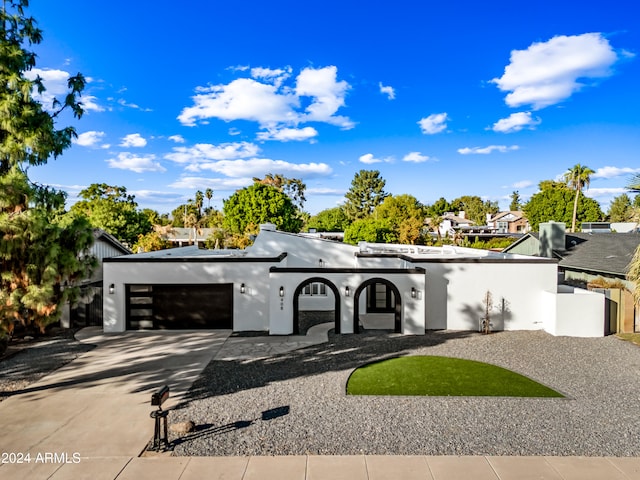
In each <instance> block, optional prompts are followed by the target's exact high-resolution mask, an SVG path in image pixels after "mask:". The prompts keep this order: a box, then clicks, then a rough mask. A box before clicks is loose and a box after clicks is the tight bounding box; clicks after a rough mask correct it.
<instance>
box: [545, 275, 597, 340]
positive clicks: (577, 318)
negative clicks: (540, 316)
mask: <svg viewBox="0 0 640 480" xmlns="http://www.w3.org/2000/svg"><path fill="white" fill-rule="evenodd" d="M554 296H555V299H556V304H555V307H556V309H555V322H554V323H553V324H549V326H548V328H547V331H548V332H549V333H550V334H552V335H557V336H560V335H565V336H571V337H604V330H605V327H604V312H605V298H604V295H603V294H601V293H597V292H590V291H588V290H584V289H582V288H573V287H569V286H566V285H560V286H559V287H558V292H557V293H556V294H555V295H554Z"/></svg>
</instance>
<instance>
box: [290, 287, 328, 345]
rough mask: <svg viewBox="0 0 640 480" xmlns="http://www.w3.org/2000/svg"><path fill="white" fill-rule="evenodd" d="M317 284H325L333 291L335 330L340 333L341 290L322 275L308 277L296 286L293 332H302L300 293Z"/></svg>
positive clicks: (296, 333)
mask: <svg viewBox="0 0 640 480" xmlns="http://www.w3.org/2000/svg"><path fill="white" fill-rule="evenodd" d="M315 285H325V286H326V287H328V288H329V289H330V290H331V291H332V292H333V298H334V323H335V332H336V333H340V292H339V290H338V288H337V287H336V286H335V285H334V284H333V283H332V282H330V281H329V280H327V279H326V278H322V277H312V278H308V279H306V280H305V281H304V282H302V283H301V284H300V285H298V286H297V287H296V290H295V292H294V293H293V334H294V335H299V334H300V295H301V294H302V292H303V290H305V289H306V288H307V287H309V288H313V287H314V286H315Z"/></svg>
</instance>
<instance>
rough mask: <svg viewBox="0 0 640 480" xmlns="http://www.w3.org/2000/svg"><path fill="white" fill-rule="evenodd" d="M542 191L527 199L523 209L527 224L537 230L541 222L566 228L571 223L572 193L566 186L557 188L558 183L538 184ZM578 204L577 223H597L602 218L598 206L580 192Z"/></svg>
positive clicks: (602, 215)
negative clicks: (559, 223) (561, 224)
mask: <svg viewBox="0 0 640 480" xmlns="http://www.w3.org/2000/svg"><path fill="white" fill-rule="evenodd" d="M540 187H541V188H542V190H541V191H540V192H538V193H536V194H535V195H533V196H532V197H531V199H529V201H528V202H527V203H526V204H525V206H524V207H523V210H524V212H525V214H526V215H527V219H528V220H529V224H530V225H531V228H532V229H533V230H538V226H539V225H540V223H542V222H548V221H556V222H565V224H566V225H567V227H568V226H569V225H571V223H572V217H573V210H572V208H571V205H572V204H573V203H574V195H575V194H574V192H573V191H572V190H570V189H569V188H568V187H567V185H564V186H559V185H558V182H551V183H548V182H546V183H545V182H540ZM580 195H581V197H580V202H579V206H578V211H577V215H576V220H577V221H579V222H597V221H599V220H602V218H604V214H603V213H602V210H601V209H600V204H599V203H598V202H596V201H595V200H593V199H592V198H589V197H585V196H584V194H582V192H580Z"/></svg>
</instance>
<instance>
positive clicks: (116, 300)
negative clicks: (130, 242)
mask: <svg viewBox="0 0 640 480" xmlns="http://www.w3.org/2000/svg"><path fill="white" fill-rule="evenodd" d="M273 265H275V263H269V262H258V263H244V262H241V263H229V262H106V263H105V264H104V285H105V292H104V302H103V306H104V311H103V317H104V320H103V325H104V331H105V332H123V331H124V330H125V327H126V325H125V285H126V284H181V283H182V284H189V283H195V284H198V283H206V284H215V283H233V284H234V295H233V310H234V314H233V316H234V329H235V330H237V331H243V330H265V331H266V330H268V328H269V319H268V312H269V292H268V285H267V281H266V280H267V279H268V278H269V268H270V267H271V266H273ZM242 283H244V284H245V287H246V293H245V294H241V293H240V285H241V284H242ZM111 284H113V285H114V290H115V291H114V293H113V294H109V285H111Z"/></svg>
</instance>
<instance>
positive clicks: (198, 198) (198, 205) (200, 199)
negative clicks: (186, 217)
mask: <svg viewBox="0 0 640 480" xmlns="http://www.w3.org/2000/svg"><path fill="white" fill-rule="evenodd" d="M203 201H204V194H203V193H202V192H201V191H200V190H198V191H197V192H196V208H197V209H198V218H200V217H201V216H202V202H203Z"/></svg>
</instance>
